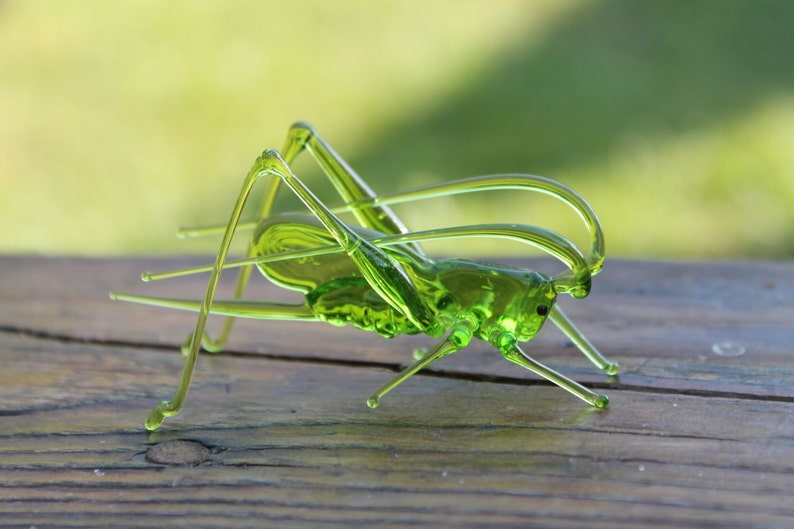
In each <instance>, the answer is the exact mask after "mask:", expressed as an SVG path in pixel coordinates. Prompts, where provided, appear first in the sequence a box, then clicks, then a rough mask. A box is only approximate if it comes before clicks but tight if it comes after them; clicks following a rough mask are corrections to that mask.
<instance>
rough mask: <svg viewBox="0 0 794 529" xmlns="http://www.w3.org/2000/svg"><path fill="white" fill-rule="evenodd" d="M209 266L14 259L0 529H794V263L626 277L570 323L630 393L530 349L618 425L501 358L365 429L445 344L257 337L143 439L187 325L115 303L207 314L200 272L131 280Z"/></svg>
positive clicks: (248, 334) (204, 362)
mask: <svg viewBox="0 0 794 529" xmlns="http://www.w3.org/2000/svg"><path fill="white" fill-rule="evenodd" d="M195 262H196V261H195V260H189V261H185V260H184V259H178V260H177V259H45V258H39V257H1V258H0V330H1V331H2V332H0V354H1V355H2V359H3V363H2V366H1V367H0V439H2V441H1V442H0V485H2V486H0V525H3V526H19V527H31V526H36V527H38V528H41V527H174V526H188V527H346V528H348V527H406V526H412V527H430V526H433V527H461V528H480V527H482V528H502V527H504V528H514V527H515V528H518V527H521V528H524V527H589V528H599V527H604V528H616V527H626V528H628V527H631V528H635V527H650V526H653V527H677V528H680V527H791V526H794V506H792V504H791V501H790V498H791V497H792V494H793V493H794V416H793V415H792V412H794V389H792V388H794V362H792V338H793V337H794V330H792V322H794V265H792V264H788V263H721V264H717V263H700V264H689V263H645V262H626V261H623V262H621V261H610V262H608V265H607V268H606V269H605V272H604V273H603V274H602V275H600V276H598V277H597V278H596V281H595V288H594V292H593V294H592V295H591V297H590V298H588V299H587V300H582V301H574V300H565V303H564V306H565V308H566V309H567V312H568V313H569V315H570V316H571V317H572V319H574V320H575V321H576V323H577V324H578V325H579V327H580V328H581V329H582V330H583V331H584V332H585V333H586V334H587V335H588V337H589V338H590V339H591V340H592V341H593V342H594V343H596V344H597V345H598V347H599V348H600V349H601V350H602V351H603V352H604V353H605V354H607V355H608V356H609V357H610V358H614V359H616V360H618V361H619V362H620V363H621V367H622V372H621V375H620V377H619V379H618V380H615V381H608V380H607V379H606V378H605V377H604V376H603V375H602V374H600V373H598V372H597V371H596V370H595V369H594V368H593V367H592V366H591V365H590V364H589V363H588V362H587V360H586V359H584V358H583V357H582V356H581V355H580V354H579V353H578V352H577V350H576V349H575V348H574V347H571V346H570V344H568V343H567V342H566V340H565V339H564V337H562V335H561V334H559V333H557V332H555V331H554V330H553V329H551V328H548V329H544V331H543V332H542V333H541V336H539V337H538V338H537V339H536V340H535V341H534V342H532V343H531V344H530V347H529V350H530V351H531V352H532V354H533V355H534V356H535V357H536V358H538V359H539V360H541V361H542V362H545V363H547V364H549V365H551V366H552V367H554V368H557V369H559V370H561V371H563V372H565V373H566V374H568V375H570V376H572V377H573V378H576V379H577V380H579V381H581V382H583V383H586V384H587V385H589V386H590V387H598V388H601V389H602V390H603V391H605V392H607V393H608V394H609V395H610V397H611V399H612V402H611V405H610V408H609V409H608V410H605V411H603V412H598V411H594V410H592V409H590V408H588V407H586V405H584V404H582V403H581V402H579V401H578V400H576V399H574V398H572V397H570V396H569V395H568V394H567V393H565V392H564V391H562V390H560V389H558V388H556V387H554V386H551V385H549V384H547V383H544V382H542V381H539V380H537V379H536V378H534V377H533V376H532V375H530V374H528V373H525V372H523V371H522V370H521V369H519V368H517V367H515V366H512V365H511V364H508V363H507V362H505V361H504V360H503V359H501V357H500V356H499V355H498V354H497V353H495V352H494V351H492V350H491V349H490V348H489V347H488V346H486V345H485V344H476V345H472V346H470V347H469V348H468V349H466V350H464V351H462V352H460V353H457V354H455V355H452V356H450V357H448V358H445V359H443V360H441V361H440V362H438V363H437V364H435V365H434V366H433V367H434V368H433V369H432V370H431V371H429V372H427V373H423V374H422V375H421V376H415V377H413V378H412V379H411V380H409V381H408V382H406V383H405V384H404V385H403V386H401V387H400V388H398V389H397V390H395V391H394V392H392V393H390V394H389V395H388V396H387V397H386V398H384V400H383V403H382V404H381V407H380V408H378V409H377V410H375V411H373V410H369V409H368V408H367V407H366V405H365V404H364V401H365V399H366V398H367V397H368V396H369V395H370V393H371V392H372V390H374V389H375V388H377V387H378V386H380V384H382V383H383V382H384V381H385V380H387V379H388V378H389V377H390V376H391V375H392V374H393V372H394V371H395V370H397V369H399V368H400V367H401V366H403V365H405V364H406V363H407V362H409V361H410V358H411V357H410V352H411V350H412V349H413V348H415V347H418V346H421V345H427V344H429V343H432V342H431V341H429V340H428V339H426V338H422V337H408V338H397V339H394V340H383V339H380V338H379V337H377V336H374V335H371V334H368V333H364V332H361V331H357V330H355V329H339V328H335V327H331V326H328V325H324V324H289V325H287V324H283V323H273V322H258V321H256V322H254V321H248V322H240V323H241V324H240V325H238V326H237V328H236V329H235V333H234V335H233V340H232V342H231V343H230V344H229V348H228V350H227V352H225V353H222V354H219V355H208V354H204V355H202V357H201V358H200V361H199V364H198V367H197V370H196V375H195V378H194V384H193V386H192V390H191V394H190V396H189V398H188V402H187V405H186V408H185V410H184V411H183V412H182V413H181V414H180V415H178V416H177V417H174V418H172V419H170V420H168V421H167V422H166V423H165V424H164V426H163V427H162V428H161V430H159V431H157V432H154V433H147V432H146V431H145V430H144V429H143V427H142V420H143V419H144V417H145V416H146V414H147V413H148V410H149V408H150V407H151V406H152V405H153V404H154V403H156V402H157V401H159V400H162V399H163V398H169V397H170V396H171V394H172V392H173V389H174V386H175V383H176V379H177V376H178V373H179V371H180V368H181V362H182V359H181V355H180V354H179V352H178V350H177V348H176V346H177V345H178V344H179V343H180V342H181V341H182V339H183V338H184V336H185V334H186V333H187V331H188V330H189V328H190V327H191V326H192V323H193V316H192V315H189V314H183V313H179V312H175V311H168V310H163V309H154V308H146V307H139V306H134V305H129V304H123V303H113V302H111V301H109V300H108V299H107V292H108V291H109V290H111V289H119V290H126V291H137V292H145V293H152V294H165V295H179V296H188V297H199V296H200V295H201V293H202V291H203V286H204V285H203V283H204V281H206V278H205V277H202V276H197V277H192V278H185V279H179V280H172V281H167V282H161V283H152V284H146V285H141V284H138V281H137V277H138V275H139V273H140V272H141V271H143V270H144V269H149V268H151V269H152V270H161V269H170V268H174V267H179V266H184V265H185V264H186V263H189V264H194V263H195ZM524 264H527V265H528V266H540V267H543V266H547V264H548V263H546V262H531V263H529V262H526V263H524ZM227 286H228V285H227ZM252 294H253V295H254V296H258V297H267V298H273V299H284V298H283V296H284V293H283V292H280V291H278V290H277V289H273V288H271V287H268V286H266V285H262V284H258V285H257V286H256V287H255V288H254V289H253V293H252Z"/></svg>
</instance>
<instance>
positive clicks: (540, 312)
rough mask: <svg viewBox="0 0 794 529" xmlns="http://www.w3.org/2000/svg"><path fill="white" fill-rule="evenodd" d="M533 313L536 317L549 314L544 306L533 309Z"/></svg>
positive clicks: (547, 308)
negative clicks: (535, 313)
mask: <svg viewBox="0 0 794 529" xmlns="http://www.w3.org/2000/svg"><path fill="white" fill-rule="evenodd" d="M535 312H537V314H538V316H545V315H546V314H548V313H549V307H547V306H546V305H538V307H537V308H536V309H535Z"/></svg>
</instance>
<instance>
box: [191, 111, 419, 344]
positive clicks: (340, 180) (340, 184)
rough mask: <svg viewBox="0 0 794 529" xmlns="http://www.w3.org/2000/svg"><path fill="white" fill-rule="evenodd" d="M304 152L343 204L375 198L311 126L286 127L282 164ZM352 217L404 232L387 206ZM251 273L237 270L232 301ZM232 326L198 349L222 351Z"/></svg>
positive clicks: (269, 197)
mask: <svg viewBox="0 0 794 529" xmlns="http://www.w3.org/2000/svg"><path fill="white" fill-rule="evenodd" d="M304 150H305V151H308V152H309V153H310V154H311V155H312V157H313V158H314V159H315V160H316V161H317V163H318V165H320V167H321V168H322V170H323V172H324V173H325V174H326V176H327V177H328V178H329V179H330V180H331V182H332V183H333V185H334V188H335V189H336V190H337V191H338V193H339V195H340V196H341V197H342V198H343V199H344V201H345V203H346V204H350V203H353V202H361V201H366V200H371V199H375V198H377V195H376V194H375V192H374V191H373V190H372V189H371V188H370V187H369V186H368V185H367V184H366V182H364V180H363V179H362V178H361V177H360V176H358V174H356V172H355V171H353V169H352V168H351V167H350V166H349V165H348V164H347V162H345V160H344V159H342V157H341V156H339V155H338V154H337V153H336V151H334V149H333V148H332V147H331V146H330V145H329V144H328V143H327V142H326V141H325V140H324V139H323V138H322V137H321V136H320V135H319V134H318V133H317V131H316V130H314V128H313V127H312V126H311V125H309V124H308V123H304V122H298V123H295V124H293V125H292V126H291V127H290V129H289V132H288V133H287V140H286V142H285V145H284V148H283V149H282V151H281V155H282V158H283V160H284V162H286V164H287V165H289V164H291V163H292V162H293V161H294V160H295V158H296V157H297V156H298V155H299V154H300V153H301V152H303V151H304ZM281 182H282V179H280V178H273V179H272V180H271V181H270V184H269V186H268V189H267V192H266V193H265V196H264V199H263V200H262V203H261V204H260V207H259V210H258V212H257V216H256V221H257V222H260V221H261V220H263V219H266V218H268V217H270V215H271V211H272V209H273V203H274V201H275V198H276V195H277V193H278V190H279V187H280V185H281ZM353 214H354V215H355V217H356V219H357V220H358V221H359V222H360V223H361V225H362V226H364V227H366V228H370V229H373V230H377V231H379V232H381V233H384V234H388V235H391V234H398V233H406V232H407V231H408V230H407V229H406V227H405V226H404V225H403V223H402V221H400V219H399V218H398V217H397V215H396V214H395V213H394V212H393V211H392V210H391V209H390V208H389V207H388V206H384V205H369V206H366V207H363V208H356V209H354V210H353ZM403 247H404V249H405V250H406V251H410V252H413V253H414V254H415V255H416V256H417V257H418V256H423V255H424V254H423V252H422V250H421V248H420V247H419V245H418V244H415V243H407V244H405V245H403ZM256 253H257V249H256V248H254V247H253V246H252V247H251V249H250V250H249V252H248V255H247V256H246V257H247V258H252V257H254V255H256ZM251 271H252V267H251V266H250V265H246V266H243V267H241V268H240V270H239V272H238V274H237V281H236V284H235V287H234V293H233V295H232V298H233V299H240V298H242V296H243V294H244V292H245V289H246V286H247V285H248V281H249V280H250V278H251ZM233 324H234V318H227V319H226V321H225V322H224V324H223V327H222V328H221V330H220V332H219V333H218V335H217V337H214V338H213V337H211V336H210V335H209V334H207V333H206V332H205V333H204V336H203V337H202V346H203V347H204V348H205V349H206V350H207V351H210V352H217V351H220V350H222V349H223V348H224V347H225V345H226V341H227V340H228V338H229V335H230V333H231V329H232V325H233Z"/></svg>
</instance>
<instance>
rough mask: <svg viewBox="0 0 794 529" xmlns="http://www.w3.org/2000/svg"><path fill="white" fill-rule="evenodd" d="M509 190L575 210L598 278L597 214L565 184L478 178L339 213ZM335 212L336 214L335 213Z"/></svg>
mask: <svg viewBox="0 0 794 529" xmlns="http://www.w3.org/2000/svg"><path fill="white" fill-rule="evenodd" d="M509 189H516V190H523V191H536V192H540V193H543V194H546V195H548V196H551V197H554V198H556V199H558V200H560V201H562V202H563V203H565V204H567V205H568V206H570V207H571V208H573V209H574V210H575V211H576V212H577V213H578V214H579V217H580V218H581V219H582V220H583V221H584V223H585V225H586V226H587V228H588V231H590V238H591V245H590V253H589V255H588V256H587V263H588V266H589V268H590V272H591V273H592V274H593V275H595V274H597V273H598V272H600V271H601V268H602V266H603V263H604V232H603V229H602V227H601V222H600V221H599V220H598V216H597V215H596V213H595V211H593V208H592V207H591V206H590V204H588V203H587V201H585V199H584V198H582V196H581V195H579V194H578V193H577V192H576V191H574V190H573V189H571V188H570V187H568V186H567V185H565V184H563V183H560V182H557V181H556V180H552V179H550V178H546V177H543V176H536V175H521V174H503V175H490V176H477V177H474V178H465V179H462V180H456V181H454V182H447V183H442V184H436V185H430V186H424V187H419V188H416V189H411V190H408V191H402V192H399V193H394V194H390V195H386V196H382V197H374V198H370V199H366V200H359V201H356V202H351V203H350V204H346V205H345V206H342V207H340V208H339V209H340V210H342V211H345V210H355V209H357V208H366V207H372V206H373V205H376V206H380V205H393V204H400V203H404V202H413V201H417V200H427V199H430V198H438V197H443V196H450V195H461V194H464V193H475V192H480V191H498V190H509ZM332 211H336V210H334V209H332Z"/></svg>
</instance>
